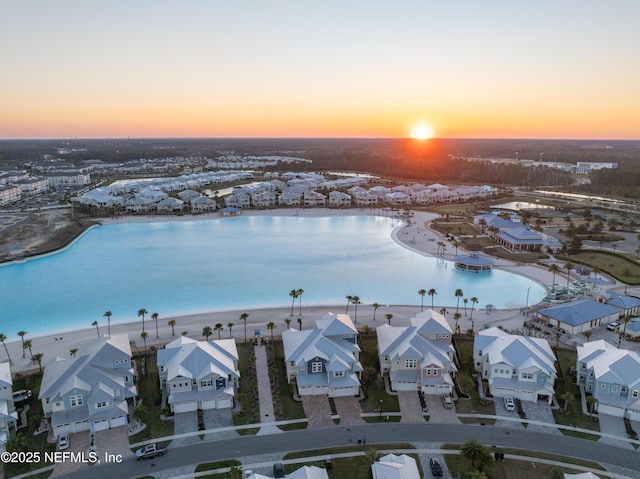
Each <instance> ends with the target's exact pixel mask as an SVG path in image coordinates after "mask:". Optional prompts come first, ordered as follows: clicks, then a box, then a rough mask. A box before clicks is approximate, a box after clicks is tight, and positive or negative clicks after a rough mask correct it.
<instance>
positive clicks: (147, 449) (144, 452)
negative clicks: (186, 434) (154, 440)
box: [136, 444, 167, 461]
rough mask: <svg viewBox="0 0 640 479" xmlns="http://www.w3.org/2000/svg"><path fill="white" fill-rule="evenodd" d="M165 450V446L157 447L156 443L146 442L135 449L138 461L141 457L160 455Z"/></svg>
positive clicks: (147, 457) (148, 457)
mask: <svg viewBox="0 0 640 479" xmlns="http://www.w3.org/2000/svg"><path fill="white" fill-rule="evenodd" d="M165 452H167V448H166V447H158V445H157V444H147V445H146V446H144V447H141V448H140V449H138V450H137V451H136V457H137V458H138V461H141V460H143V459H151V458H152V457H156V456H162V455H163V454H164V453H165Z"/></svg>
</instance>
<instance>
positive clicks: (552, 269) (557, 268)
mask: <svg viewBox="0 0 640 479" xmlns="http://www.w3.org/2000/svg"><path fill="white" fill-rule="evenodd" d="M548 271H549V272H550V273H553V279H552V280H551V284H555V282H556V273H558V272H560V266H558V265H557V264H556V263H552V264H550V265H549V269H548Z"/></svg>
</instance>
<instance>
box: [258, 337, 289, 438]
mask: <svg viewBox="0 0 640 479" xmlns="http://www.w3.org/2000/svg"><path fill="white" fill-rule="evenodd" d="M253 351H254V354H255V356H256V373H257V374H256V376H257V377H258V400H259V402H260V422H261V423H269V422H273V421H275V419H276V417H275V413H274V411H273V396H272V395H271V381H270V380H269V365H268V364H267V350H266V348H265V346H264V344H261V345H259V346H255V347H254V349H253ZM265 373H266V374H265ZM278 432H282V431H281V430H280V429H278V426H274V425H268V426H263V427H261V428H260V430H259V431H258V435H259V436H260V435H263V434H274V433H278Z"/></svg>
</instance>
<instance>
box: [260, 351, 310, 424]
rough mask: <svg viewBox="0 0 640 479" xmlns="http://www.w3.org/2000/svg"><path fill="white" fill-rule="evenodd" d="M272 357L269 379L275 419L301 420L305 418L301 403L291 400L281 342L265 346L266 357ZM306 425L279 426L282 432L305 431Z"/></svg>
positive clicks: (291, 388)
mask: <svg viewBox="0 0 640 479" xmlns="http://www.w3.org/2000/svg"><path fill="white" fill-rule="evenodd" d="M271 355H273V362H272V363H271V364H269V379H270V380H271V388H272V390H273V391H274V393H273V402H274V404H273V406H274V410H275V411H274V412H275V415H276V419H277V420H278V421H286V420H288V419H302V418H304V417H305V415H304V408H303V407H302V402H300V401H296V400H295V399H293V385H291V384H289V383H288V382H287V371H286V369H285V362H284V346H283V345H282V341H275V342H272V343H271V344H269V346H267V357H269V356H271ZM306 427H307V424H306V423H297V424H288V425H286V426H280V428H281V429H284V430H292V429H305V428H306Z"/></svg>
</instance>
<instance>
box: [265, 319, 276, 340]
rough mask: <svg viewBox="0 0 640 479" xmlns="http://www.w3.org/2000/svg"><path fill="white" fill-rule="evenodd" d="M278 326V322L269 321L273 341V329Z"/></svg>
mask: <svg viewBox="0 0 640 479" xmlns="http://www.w3.org/2000/svg"><path fill="white" fill-rule="evenodd" d="M275 328H276V323H274V322H273V321H269V322H268V323H267V329H268V330H269V331H271V342H273V330H274V329H275Z"/></svg>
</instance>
